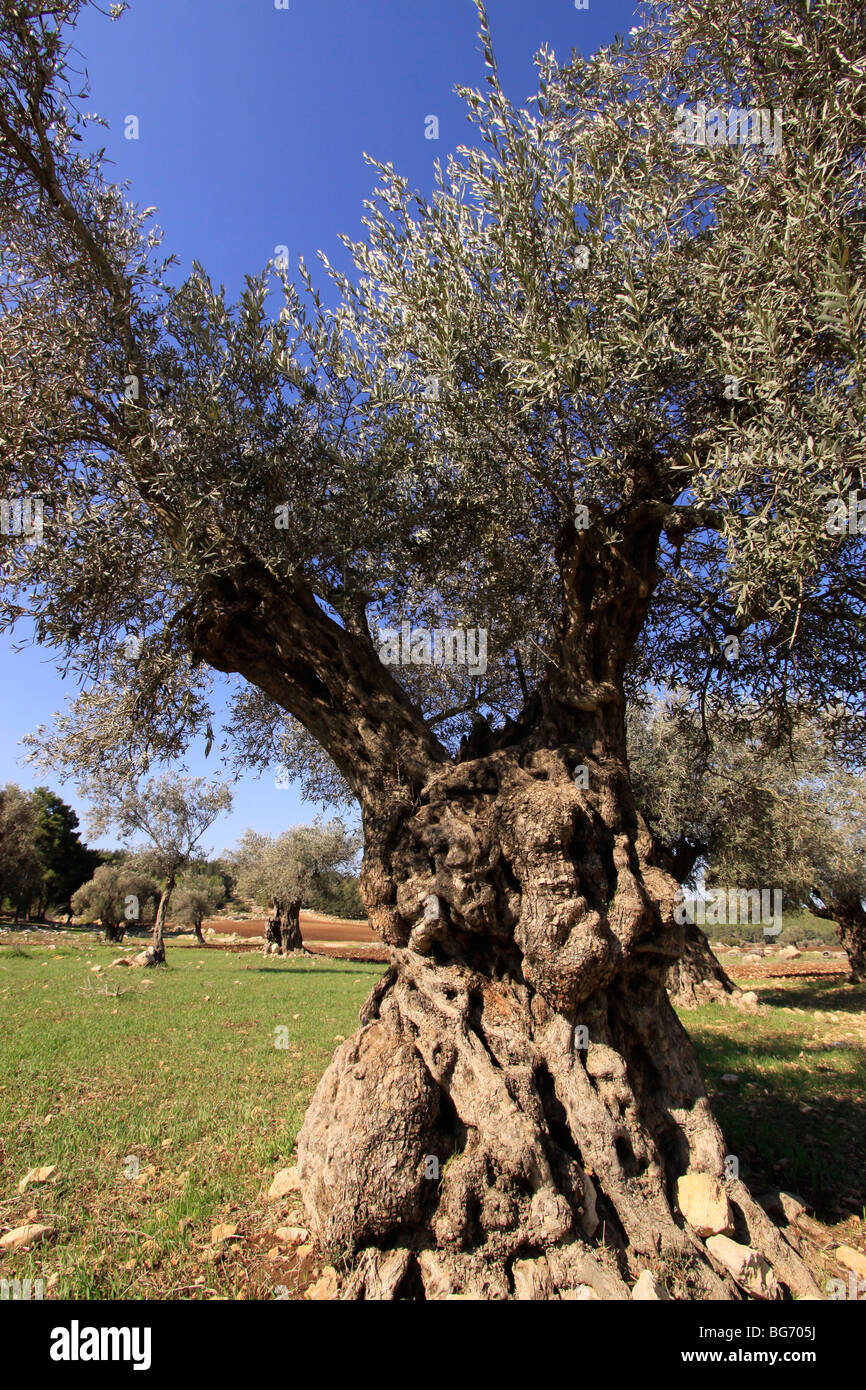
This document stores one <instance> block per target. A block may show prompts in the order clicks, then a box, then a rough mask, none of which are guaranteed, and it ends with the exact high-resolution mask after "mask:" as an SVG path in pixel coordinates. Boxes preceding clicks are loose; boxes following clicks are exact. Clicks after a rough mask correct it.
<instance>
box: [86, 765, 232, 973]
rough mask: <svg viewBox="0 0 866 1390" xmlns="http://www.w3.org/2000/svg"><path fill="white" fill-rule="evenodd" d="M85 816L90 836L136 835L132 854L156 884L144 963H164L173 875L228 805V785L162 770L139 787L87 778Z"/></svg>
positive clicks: (102, 777) (98, 778) (174, 876)
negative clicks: (110, 832)
mask: <svg viewBox="0 0 866 1390" xmlns="http://www.w3.org/2000/svg"><path fill="white" fill-rule="evenodd" d="M86 794H87V795H88V797H89V798H90V802H91V809H90V816H89V820H90V823H91V825H92V827H93V831H94V833H95V834H97V835H99V834H104V832H105V831H106V830H108V829H109V828H110V827H111V826H114V827H116V829H117V831H118V833H119V835H120V838H121V839H122V840H124V841H128V840H130V839H134V838H136V837H141V839H142V840H143V844H141V845H140V846H139V847H138V848H137V850H136V853H135V858H136V861H137V863H138V864H139V865H140V866H141V868H142V869H143V870H144V871H145V872H147V873H150V874H152V875H153V877H154V878H156V879H158V880H159V882H160V884H161V890H160V895H159V904H158V906H157V909H156V919H155V921H154V926H153V941H152V943H151V946H150V948H149V950H148V952H147V964H148V965H164V964H165V922H166V915H167V913H168V905H169V902H170V901H171V895H172V893H173V892H174V888H175V884H176V883H177V878H178V874H179V873H180V871H181V869H182V868H183V866H184V865H185V864H189V862H190V860H191V859H192V857H193V855H194V853H195V851H196V850H197V849H198V848H199V847H200V844H201V839H202V836H203V835H204V834H206V832H207V831H208V830H209V829H210V827H211V826H212V825H213V823H214V821H215V820H216V819H217V817H218V816H219V815H221V814H222V813H223V812H224V811H227V810H229V808H230V807H231V804H232V794H231V792H230V791H229V789H228V787H226V786H223V785H221V784H220V783H218V782H207V781H205V779H204V778H203V777H182V776H179V775H176V774H173V773H169V772H166V773H164V774H163V775H162V776H161V777H153V778H150V779H149V780H148V781H147V782H145V783H143V784H142V785H138V784H136V783H135V782H133V781H127V782H125V783H121V784H119V785H118V784H117V783H115V782H114V781H113V780H112V779H111V778H110V777H106V776H105V775H104V774H103V775H97V776H94V777H91V778H90V780H89V782H88V783H87V785H86Z"/></svg>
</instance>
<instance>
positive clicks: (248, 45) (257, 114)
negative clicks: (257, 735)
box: [0, 0, 635, 851]
mask: <svg viewBox="0 0 866 1390" xmlns="http://www.w3.org/2000/svg"><path fill="white" fill-rule="evenodd" d="M633 14H634V5H633V3H632V0H589V4H588V8H587V9H577V8H576V6H575V3H574V0H489V4H488V15H489V18H490V24H491V29H492V32H493V38H494V45H495V48H496V53H497V59H498V62H499V68H500V76H501V79H502V81H503V85H504V86H505V88H506V90H507V91H508V93H509V95H510V96H511V97H512V98H513V99H514V100H517V101H522V100H523V99H524V98H525V97H527V96H528V95H530V94H531V93H532V91H533V90H534V88H535V82H534V76H533V67H532V57H533V54H535V53H536V52H537V50H538V49H539V48H540V47H541V45H542V44H548V45H549V46H551V47H552V48H553V49H554V51H555V53H556V54H557V56H558V57H560V58H566V57H567V56H568V55H569V53H570V52H571V49H572V48H576V49H578V50H579V51H580V52H582V53H584V54H588V53H591V52H594V51H595V50H596V49H597V48H599V47H601V46H602V45H603V44H605V43H608V42H610V40H612V39H613V37H614V35H615V34H617V33H620V34H622V33H627V32H628V30H629V28H630V27H631V26H632V24H633V23H634V22H635V21H634V18H633ZM476 31H477V15H476V10H475V6H474V4H473V2H472V0H289V8H288V9H277V8H276V6H275V4H274V0H133V3H132V5H131V8H130V9H129V11H128V12H127V13H126V14H125V15H124V16H123V18H122V19H121V20H119V21H118V22H116V23H114V24H112V23H110V22H109V21H108V20H106V19H105V18H103V17H102V16H101V15H99V14H97V13H95V12H93V13H88V14H86V16H85V18H84V19H83V21H82V23H81V25H80V26H79V31H78V40H77V47H78V49H79V52H80V54H81V58H80V64H81V66H85V65H86V67H87V71H88V73H89V76H90V86H91V97H90V101H89V109H91V110H93V111H96V112H98V113H99V114H100V115H101V116H103V117H104V118H105V119H106V120H107V121H108V122H109V124H110V129H109V130H108V131H99V130H98V129H97V134H98V136H99V141H98V143H100V144H104V145H105V146H106V154H107V156H108V158H109V159H110V160H111V161H112V165H111V166H110V167H109V177H111V178H114V179H116V180H117V181H118V182H123V181H125V180H129V183H130V188H131V193H132V196H133V197H134V198H135V199H136V201H138V202H139V203H141V204H142V205H144V206H152V205H155V206H156V207H158V209H159V214H158V222H159V224H160V226H161V227H162V228H163V229H164V232H165V247H166V250H167V251H174V252H175V253H176V254H177V255H178V256H179V258H180V265H179V266H178V267H176V269H175V271H174V275H175V276H176V277H177V278H178V279H180V278H182V277H183V276H184V275H185V274H187V273H188V271H189V268H190V265H191V262H192V260H193V259H196V260H199V261H201V262H202V264H203V265H204V266H205V268H206V269H207V271H208V273H209V274H210V275H211V277H212V279H213V280H214V281H216V282H217V283H220V282H221V283H223V284H225V285H226V287H227V289H228V290H229V292H230V293H231V294H232V295H235V294H236V293H237V292H238V290H239V288H240V287H241V285H242V283H243V276H244V274H245V273H248V272H249V273H253V272H256V271H258V270H260V269H261V268H262V267H263V266H264V264H265V262H266V261H267V260H268V259H269V258H270V257H272V256H273V255H274V254H275V248H276V247H277V246H287V247H288V248H289V256H290V260H291V263H292V265H294V264H296V262H297V258H298V256H299V255H303V256H304V258H305V260H306V261H307V264H308V265H309V266H311V267H313V268H314V267H315V265H316V252H317V250H318V249H320V248H321V249H322V250H324V251H325V252H326V253H327V255H328V256H329V258H330V259H331V260H332V261H333V262H334V263H335V264H338V265H341V266H342V265H345V253H344V252H343V248H342V247H341V246H340V243H339V241H338V235H339V233H341V232H343V233H346V234H348V235H349V236H353V237H358V236H360V234H361V232H362V228H361V221H360V219H361V217H362V216H363V208H362V203H363V200H364V198H365V197H367V196H368V195H369V193H370V191H371V189H372V187H373V182H374V171H373V170H372V169H371V168H370V167H369V166H368V165H367V164H366V163H365V162H364V159H363V154H364V152H365V151H366V152H367V153H368V154H370V155H373V156H374V157H375V158H377V159H381V160H383V161H390V162H392V163H393V164H394V165H395V166H396V167H397V169H398V170H399V171H400V172H401V173H403V174H405V175H406V176H407V177H408V178H409V179H410V180H411V181H412V183H413V185H414V186H415V187H417V188H418V189H419V190H420V191H421V192H423V193H426V194H427V195H429V194H430V192H431V189H432V177H433V166H434V162H435V161H436V159H441V160H443V161H444V159H445V158H446V157H447V154H448V152H449V150H451V149H453V148H455V147H456V146H457V145H458V144H461V143H464V142H466V141H467V140H469V138H470V136H471V131H470V127H469V126H468V124H467V122H466V117H465V110H464V107H463V103H462V102H461V101H460V99H459V98H458V97H457V96H456V95H455V93H454V87H455V85H465V86H479V85H482V84H483V80H484V65H483V58H482V55H481V52H480V46H479V42H478V39H477V33H476ZM131 115H132V116H136V117H137V118H138V123H139V135H138V139H127V138H125V135H124V131H125V128H126V121H127V117H129V116H131ZM431 115H435V116H436V117H438V121H439V139H438V140H432V139H427V138H426V136H425V129H429V128H430V127H429V123H428V122H427V118H428V117H429V116H431ZM314 275H315V269H314ZM28 639H29V633H28V632H27V631H26V630H25V629H21V630H19V631H18V632H16V634H15V635H14V637H12V638H10V637H9V635H8V634H6V635H3V636H0V673H2V680H0V692H2V693H0V783H3V782H7V781H16V782H18V783H19V784H20V785H22V786H35V785H37V784H38V783H45V782H48V783H49V784H50V785H52V786H53V787H54V789H55V790H57V791H59V792H60V793H61V795H63V796H64V798H65V799H66V800H67V801H69V802H71V803H72V804H73V805H74V806H75V807H76V809H77V810H78V812H79V815H80V816H81V818H82V821H83V820H84V811H85V809H86V808H85V803H83V802H82V801H81V800H80V799H79V798H78V797H77V796H76V794H75V790H74V788H73V786H72V785H71V784H67V785H66V786H65V787H62V786H61V785H60V782H59V779H58V778H57V777H51V776H46V775H45V774H34V773H33V771H32V769H31V768H29V767H25V766H23V765H22V763H21V761H20V759H21V753H22V750H21V748H20V747H19V746H18V745H19V743H20V740H21V738H22V737H23V735H24V734H25V733H28V732H30V731H32V730H34V729H35V728H36V727H37V725H39V724H40V723H48V722H50V720H51V716H52V714H53V712H54V711H55V710H57V709H59V708H61V706H62V705H63V704H64V702H65V700H66V699H67V698H68V697H69V696H70V695H74V693H75V688H74V686H73V683H72V681H71V680H68V681H65V682H64V681H62V680H61V679H60V677H59V676H58V675H57V673H56V671H55V667H54V662H53V660H52V655H51V653H50V652H49V651H47V650H40V649H39V648H37V647H34V646H28V647H26V648H25V649H24V650H23V651H20V652H16V651H15V647H16V646H17V645H19V644H20V643H21V642H22V641H27V640H28ZM202 755H203V750H191V752H190V755H189V758H188V759H187V766H188V767H189V769H190V770H191V771H193V772H196V773H200V774H203V775H212V774H213V773H214V772H216V771H218V767H216V766H214V764H213V754H212V755H211V759H210V760H208V761H207V762H205V760H204V757H203V756H202ZM233 789H234V793H235V804H234V809H233V810H232V812H231V813H230V814H229V815H227V816H224V817H223V818H222V820H221V821H220V822H219V823H218V824H217V826H215V827H214V829H213V831H212V832H211V835H210V837H209V840H210V845H209V847H210V848H213V849H215V850H217V851H220V850H222V849H223V848H226V847H228V846H230V845H231V844H233V843H234V842H235V840H236V839H237V838H238V836H239V835H240V834H241V833H242V831H243V830H244V829H246V828H247V827H248V826H253V827H254V828H255V829H257V830H260V831H263V832H267V833H277V832H279V831H280V830H283V829H286V828H287V827H288V826H290V825H294V824H297V823H299V822H301V821H305V820H310V819H311V818H312V816H313V815H314V814H315V813H316V810H317V809H319V808H316V807H313V806H310V805H309V804H308V803H305V802H303V801H302V800H301V798H300V795H299V794H298V793H297V791H296V790H294V789H291V788H290V789H285V790H280V789H277V788H276V787H275V786H274V777H273V776H264V777H262V778H261V779H257V778H254V777H252V776H247V777H243V778H241V779H239V780H237V781H235V782H234V783H233ZM103 843H109V841H103Z"/></svg>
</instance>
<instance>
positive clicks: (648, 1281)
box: [631, 1269, 671, 1303]
mask: <svg viewBox="0 0 866 1390" xmlns="http://www.w3.org/2000/svg"><path fill="white" fill-rule="evenodd" d="M631 1296H632V1298H633V1299H634V1300H635V1302H636V1303H640V1302H644V1303H665V1302H666V1303H670V1302H671V1296H670V1294H669V1293H668V1291H667V1289H666V1288H665V1286H664V1284H662V1283H660V1282H659V1280H658V1279H657V1278H656V1277H655V1275H654V1274H653V1273H652V1271H651V1270H649V1269H642V1270H641V1272H640V1277H639V1279H638V1281H637V1283H636V1284H635V1286H634V1288H633V1289H632V1291H631Z"/></svg>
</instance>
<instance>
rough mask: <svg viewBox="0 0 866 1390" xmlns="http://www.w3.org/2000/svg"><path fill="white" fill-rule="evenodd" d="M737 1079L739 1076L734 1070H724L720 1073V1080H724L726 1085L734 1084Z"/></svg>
mask: <svg viewBox="0 0 866 1390" xmlns="http://www.w3.org/2000/svg"><path fill="white" fill-rule="evenodd" d="M739 1079H740V1078H739V1076H738V1075H737V1073H736V1072H735V1071H726V1072H724V1073H723V1075H722V1080H723V1081H724V1083H725V1085H726V1086H736V1084H737V1082H738V1081H739Z"/></svg>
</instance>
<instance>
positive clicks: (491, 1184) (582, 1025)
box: [298, 704, 817, 1298]
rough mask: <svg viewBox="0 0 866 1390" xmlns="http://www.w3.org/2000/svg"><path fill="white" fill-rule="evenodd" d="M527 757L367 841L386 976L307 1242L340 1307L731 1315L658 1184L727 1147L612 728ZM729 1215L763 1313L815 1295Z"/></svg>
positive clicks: (763, 1231)
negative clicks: (705, 1307)
mask: <svg viewBox="0 0 866 1390" xmlns="http://www.w3.org/2000/svg"><path fill="white" fill-rule="evenodd" d="M531 744H532V741H531V740H530V741H529V743H526V742H525V743H524V744H523V745H522V746H521V745H517V746H515V747H506V746H503V747H501V748H499V749H498V750H496V751H493V752H491V753H489V754H488V755H487V756H483V757H478V758H472V759H471V760H469V761H465V762H462V763H460V764H459V765H457V766H453V767H450V768H446V769H443V770H441V771H439V772H438V773H436V774H435V775H434V776H433V777H432V778H431V780H430V781H429V783H428V784H427V786H426V787H425V788H424V789H423V791H422V793H421V795H420V797H419V798H418V800H417V802H415V803H414V804H404V805H403V806H402V807H401V808H399V809H398V808H392V810H391V814H390V815H384V816H383V815H381V814H380V815H378V816H375V817H373V816H369V817H368V818H367V823H366V826H365V829H366V834H367V841H366V854H365V862H364V868H363V872H362V886H363V890H364V895H365V899H366V901H367V905H368V909H369V912H370V920H371V923H372V925H373V927H374V928H375V929H376V930H377V931H378V933H379V934H380V935H381V937H382V938H383V940H385V941H386V942H387V943H388V944H389V945H390V947H391V951H392V964H391V968H390V969H389V971H388V972H387V974H386V975H385V976H384V977H383V979H382V980H381V981H380V982H379V984H378V985H377V986H376V988H375V989H374V991H373V993H372V995H371V996H370V999H369V1000H368V1002H367V1005H366V1006H365V1010H364V1012H363V1013H362V1027H361V1030H360V1031H359V1033H357V1034H356V1035H355V1037H354V1038H352V1039H350V1040H349V1041H347V1042H346V1043H344V1044H343V1045H342V1046H341V1047H340V1048H339V1050H338V1052H337V1053H336V1055H335V1057H334V1059H333V1061H332V1063H331V1065H330V1066H329V1068H328V1070H327V1071H326V1073H325V1075H324V1076H323V1078H322V1080H321V1082H320V1084H319V1087H318V1089H317V1091H316V1094H315V1096H314V1098H313V1101H312V1104H311V1106H310V1109H309V1111H308V1113H307V1116H306V1119H305V1122H304V1126H303V1129H302V1131H301V1133H300V1136H299V1139H298V1173H299V1177H300V1182H301V1189H302V1195H303V1198H304V1202H305V1205H306V1209H307V1213H308V1216H309V1220H310V1223H311V1225H312V1227H313V1229H314V1231H315V1233H316V1235H317V1237H318V1239H319V1241H320V1243H321V1244H323V1245H324V1246H326V1247H328V1248H329V1249H334V1248H335V1247H336V1248H337V1249H339V1250H341V1251H343V1252H345V1253H346V1254H349V1255H351V1256H352V1257H354V1259H355V1261H356V1266H355V1273H354V1276H353V1278H352V1280H351V1281H350V1284H349V1287H348V1291H347V1296H354V1297H367V1298H370V1297H373V1298H377V1297H395V1296H421V1297H427V1298H435V1297H443V1296H447V1295H448V1294H450V1293H462V1294H468V1295H470V1296H476V1297H483V1298H508V1297H514V1296H523V1297H537V1298H547V1297H556V1296H560V1297H578V1298H579V1297H584V1296H588V1294H587V1292H586V1291H587V1286H588V1287H589V1289H592V1290H594V1291H595V1294H596V1295H597V1296H599V1297H603V1298H622V1297H628V1294H629V1286H630V1285H631V1284H632V1283H633V1282H634V1280H635V1279H636V1277H637V1275H638V1274H639V1272H640V1271H641V1270H642V1269H644V1268H652V1269H653V1270H655V1271H657V1272H658V1273H659V1274H660V1276H661V1277H662V1278H663V1279H664V1280H665V1282H666V1283H667V1286H668V1289H669V1292H670V1293H672V1294H675V1295H677V1296H680V1297H686V1298H730V1297H737V1296H738V1290H737V1287H736V1285H735V1284H734V1283H733V1281H732V1279H731V1277H730V1276H729V1274H728V1273H727V1272H726V1270H725V1269H724V1267H723V1266H722V1265H721V1264H718V1263H716V1262H715V1261H714V1259H713V1257H712V1256H711V1255H710V1253H709V1252H708V1250H707V1248H706V1246H705V1244H704V1242H703V1241H702V1240H701V1239H700V1238H699V1237H698V1236H697V1234H695V1232H693V1231H692V1230H691V1229H690V1227H689V1226H688V1225H687V1224H686V1223H685V1222H684V1220H683V1218H682V1217H681V1216H680V1215H679V1213H678V1212H677V1209H676V1181H677V1178H678V1177H679V1176H680V1175H681V1174H684V1173H686V1172H688V1171H695V1170H696V1171H700V1172H704V1173H708V1174H712V1175H713V1176H716V1177H721V1176H722V1174H723V1170H724V1154H725V1148H724V1142H723V1139H722V1135H721V1133H720V1130H719V1127H718V1125H717V1123H716V1121H715V1119H714V1117H713V1115H712V1113H711V1110H710V1107H709V1104H708V1101H707V1098H706V1094H705V1091H704V1087H703V1084H702V1082H701V1078H700V1074H699V1071H698V1067H697V1062H696V1059H695V1055H694V1052H693V1050H692V1046H691V1043H690V1041H689V1039H688V1036H687V1034H686V1033H685V1031H684V1029H683V1027H682V1025H681V1024H680V1022H679V1020H678V1019H677V1017H676V1014H675V1013H674V1011H673V1008H672V1007H671V1004H670V1002H669V1000H668V997H667V994H666V992H665V980H666V976H667V973H668V970H669V969H670V967H671V964H672V962H673V961H674V960H675V959H676V957H677V955H678V953H679V951H680V950H681V949H682V929H681V928H680V927H678V926H677V925H676V923H675V921H674V915H673V908H674V897H675V894H676V891H677V887H678V885H677V883H676V881H675V880H674V879H673V878H671V877H670V876H669V875H667V874H666V873H665V872H664V871H663V870H661V869H660V868H659V867H658V865H657V864H656V863H655V862H654V855H653V847H652V843H651V840H650V836H649V834H648V832H647V830H646V827H645V826H644V824H643V822H642V821H641V820H640V819H639V817H638V815H637V813H636V811H635V808H634V803H633V799H632V796H631V791H630V786H629V780H628V770H627V765H626V758H625V741H624V730H623V728H622V720H621V709H620V706H619V705H617V704H615V705H614V706H613V708H611V706H610V705H609V706H608V707H607V709H606V710H605V709H602V710H600V711H598V712H597V713H596V715H595V717H594V718H587V719H586V721H585V726H584V728H583V729H582V730H580V731H579V734H578V737H577V738H574V737H573V738H572V739H571V740H569V741H568V742H565V741H563V742H561V743H559V744H558V745H557V746H550V747H539V746H535V747H533V746H531ZM467 752H470V753H471V750H467ZM578 765H580V766H583V767H586V768H588V771H589V777H588V783H589V789H588V790H585V789H584V788H583V785H582V783H583V781H584V780H586V779H579V781H578V782H577V783H576V781H575V776H574V773H575V767H576V766H578ZM727 1191H728V1194H729V1196H730V1198H731V1201H732V1204H733V1208H734V1212H735V1216H736V1229H735V1235H736V1237H737V1239H738V1240H740V1241H741V1242H742V1243H744V1244H749V1245H751V1246H752V1247H753V1248H755V1249H756V1250H757V1251H759V1252H760V1253H761V1254H763V1255H764V1256H765V1257H766V1258H767V1259H768V1260H769V1261H770V1263H771V1264H772V1265H773V1267H774V1269H775V1272H776V1275H777V1276H778V1279H779V1281H780V1282H779V1285H778V1292H779V1293H780V1294H781V1293H782V1292H783V1289H784V1288H785V1287H786V1288H788V1289H790V1290H792V1291H795V1292H798V1293H807V1292H808V1293H816V1292H817V1290H816V1289H815V1286H814V1284H813V1283H812V1281H811V1278H810V1276H809V1274H808V1272H807V1270H806V1268H805V1266H804V1265H803V1264H802V1262H801V1261H800V1259H799V1257H798V1256H797V1255H796V1254H795V1253H794V1251H793V1250H792V1249H790V1247H788V1246H787V1245H786V1243H785V1241H784V1239H783V1238H782V1237H781V1235H779V1234H778V1233H777V1232H776V1231H775V1229H774V1228H773V1227H772V1226H771V1224H770V1222H769V1221H768V1218H767V1217H766V1215H765V1214H764V1212H763V1211H762V1210H761V1208H760V1207H758V1206H757V1205H756V1204H755V1203H754V1201H753V1200H752V1199H751V1197H750V1196H749V1194H748V1192H747V1190H746V1189H745V1187H744V1186H743V1185H742V1184H740V1183H730V1182H729V1183H728V1184H727Z"/></svg>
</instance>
